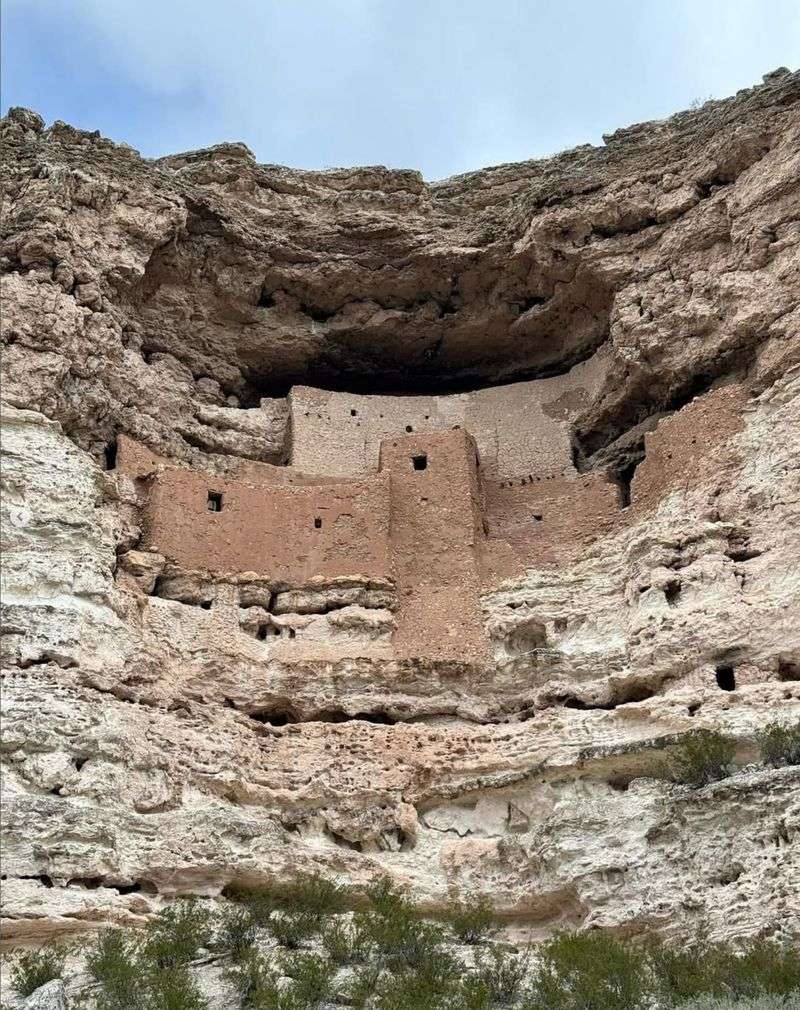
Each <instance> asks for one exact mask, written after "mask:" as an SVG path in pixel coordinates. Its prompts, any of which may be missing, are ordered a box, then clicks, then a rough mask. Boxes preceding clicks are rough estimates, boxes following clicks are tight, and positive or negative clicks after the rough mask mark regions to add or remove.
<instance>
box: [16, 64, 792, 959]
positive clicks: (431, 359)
mask: <svg viewBox="0 0 800 1010" xmlns="http://www.w3.org/2000/svg"><path fill="white" fill-rule="evenodd" d="M799 110H800V77H799V76H798V75H797V74H792V73H788V72H784V73H780V74H778V73H777V72H776V74H774V75H767V77H766V78H765V83H764V84H763V85H762V86H759V87H757V88H753V89H749V90H746V91H744V92H741V93H740V94H739V95H737V96H736V97H735V98H732V99H729V100H726V101H713V102H708V103H706V104H705V105H704V106H703V107H702V108H701V109H699V110H695V111H692V112H687V113H681V114H680V115H678V116H676V117H673V118H672V119H670V120H667V121H666V122H664V123H651V124H643V125H642V126H639V127H635V128H633V127H632V128H630V129H628V130H621V131H617V133H615V134H613V135H612V136H610V137H609V138H607V142H606V146H604V147H602V148H592V147H589V146H585V147H581V148H577V149H576V150H574V151H570V152H566V153H564V154H562V155H559V156H557V157H555V158H552V159H548V160H546V161H542V162H528V163H523V164H519V165H505V166H499V167H497V168H493V169H487V170H485V171H483V172H478V173H471V174H469V175H466V176H461V177H457V178H455V179H450V180H446V181H444V182H442V183H437V184H433V185H428V184H426V183H424V182H423V181H422V180H421V179H420V177H419V176H418V174H417V173H413V172H397V171H389V170H387V169H381V168H366V169H352V170H336V171H331V172H301V171H296V170H292V169H285V168H280V167H276V166H262V165H258V164H256V162H255V159H254V158H253V157H252V155H251V154H250V152H248V151H247V149H246V148H244V146H243V145H235V144H234V145H231V144H224V145H218V146H217V147H215V148H212V149H209V150H206V151H198V152H190V153H187V154H182V155H175V156H172V157H170V158H165V159H161V160H160V161H158V162H149V161H145V160H143V159H141V158H139V156H138V155H137V154H136V152H133V151H131V150H130V149H129V148H127V147H125V146H124V145H115V144H112V143H111V142H109V141H107V140H104V139H102V138H99V137H95V136H94V135H92V134H86V133H84V132H82V131H78V130H74V129H73V128H71V127H67V126H66V125H65V124H54V125H53V126H51V127H50V128H49V129H46V130H45V129H44V127H43V124H41V122H40V121H39V118H38V117H37V116H36V115H35V114H34V113H28V112H26V111H25V110H12V112H11V113H10V114H9V116H8V117H7V118H6V119H5V120H4V121H3V125H2V131H3V136H4V141H5V143H4V153H5V158H6V160H7V163H8V167H7V171H6V176H7V179H8V186H7V200H6V205H5V210H4V214H5V219H6V220H5V231H4V235H5V238H4V240H3V250H2V254H3V257H4V258H3V260H2V263H3V270H4V271H5V273H4V276H3V285H4V288H3V299H4V301H3V308H4V339H5V340H6V347H5V353H4V355H3V367H4V373H5V382H4V385H3V393H4V397H5V400H6V405H4V408H3V422H4V438H3V452H4V464H3V492H4V493H3V502H2V505H3V516H2V518H3V555H4V557H3V562H4V564H3V577H4V590H3V608H4V634H3V637H2V647H3V663H4V680H5V683H4V688H3V693H2V701H3V706H4V718H3V733H4V751H3V760H4V767H5V775H4V784H5V790H6V798H5V813H4V830H5V844H4V853H3V855H4V874H5V875H6V878H7V879H6V880H5V881H4V888H3V890H4V901H5V916H6V920H5V927H4V928H5V935H7V936H9V937H19V938H24V939H26V940H31V941H34V940H38V939H44V938H48V937H52V936H55V935H58V934H60V933H69V932H74V931H78V930H86V929H93V928H95V927H97V926H98V925H100V924H103V923H109V922H122V923H130V924H133V923H138V922H141V921H142V920H143V919H144V918H146V917H147V916H149V915H151V914H152V913H153V911H155V910H156V909H157V908H158V907H159V906H160V905H161V904H162V903H163V902H164V901H166V900H169V899H170V898H171V897H172V896H174V895H176V894H183V893H197V894H202V895H209V896H217V895H219V894H220V892H221V891H222V889H223V888H224V887H225V885H226V884H229V883H231V882H236V881H238V882H246V883H257V882H259V881H263V880H267V879H271V878H273V877H274V876H275V875H281V876H288V875H291V874H293V873H296V872H298V871H314V870H319V871H322V872H324V873H327V874H330V875H332V876H336V877H338V878H341V879H343V880H350V881H352V882H354V883H356V884H364V883H367V882H368V881H371V880H374V879H375V878H376V877H377V876H378V875H380V874H383V873H389V874H390V875H392V876H394V877H395V878H396V879H397V880H399V881H401V882H403V883H406V884H408V885H409V887H410V889H411V891H412V894H413V895H414V897H415V898H417V899H419V900H420V901H422V902H424V903H425V904H426V906H427V907H429V908H435V907H437V906H440V905H441V904H442V903H443V902H444V901H445V900H446V899H447V896H448V895H449V894H450V893H451V892H452V890H453V889H455V890H477V891H486V892H488V893H489V895H490V897H491V899H492V901H493V902H494V903H495V904H496V905H497V907H498V908H499V909H501V910H502V911H503V913H504V914H505V915H506V916H507V919H508V922H509V923H510V924H511V928H517V927H518V929H519V931H520V933H527V934H529V935H534V936H538V935H543V934H545V933H547V932H548V931H550V930H552V929H554V928H558V927H560V926H574V927H580V928H589V927H602V928H609V929H613V930H615V931H618V932H620V933H624V934H627V935H630V934H635V933H638V932H646V931H650V930H657V931H663V932H666V933H675V932H679V931H681V930H685V929H689V928H692V927H694V926H697V925H700V924H705V925H706V926H707V927H708V928H709V930H710V932H711V934H712V935H714V936H745V935H754V934H760V933H769V932H771V931H773V930H775V929H776V928H777V924H780V928H781V929H782V930H784V931H785V932H786V934H787V935H797V933H798V931H800V906H798V894H800V886H798V885H799V884H800V866H798V854H797V837H798V825H799V824H800V789H799V788H798V785H799V784H800V772H798V769H796V768H783V769H768V768H763V767H759V766H758V749H757V747H756V745H755V743H754V739H755V734H756V733H757V731H758V730H759V729H761V728H763V726H764V725H766V724H767V723H769V722H771V721H774V720H775V719H786V720H789V719H796V718H798V716H799V715H800V619H799V618H800V612H799V611H798V600H800V574H799V573H798V568H797V557H798V556H800V504H799V503H800V485H799V484H798V474H800V426H799V425H798V416H799V414H800V411H799V410H798V405H799V404H800V374H799V373H798V362H800V338H799V337H798V334H799V333H800V255H799V250H800V201H799V200H798V179H799V178H800V160H798V159H799V157H800V156H799V154H798V152H800V143H799V142H798V141H799V138H800V113H799ZM299 383H303V385H299ZM326 385H328V386H332V387H334V388H335V389H336V390H339V391H338V392H332V391H331V390H329V389H326V388H324V387H325V386H326ZM456 429H457V430H456ZM730 678H732V685H731V683H730ZM723 686H725V687H726V688H727V687H730V686H733V688H734V689H733V690H728V689H723ZM698 727H705V728H711V729H716V730H720V731H722V732H725V733H729V734H731V735H732V736H733V737H734V738H735V739H736V741H737V747H738V759H739V761H740V763H741V764H742V766H743V770H741V771H739V772H738V773H737V774H735V775H733V776H731V777H730V778H728V779H726V780H723V781H721V782H718V783H715V784H713V785H711V786H707V787H705V788H703V789H701V790H697V791H694V790H690V789H689V788H688V787H685V786H678V785H675V784H672V783H671V782H669V781H668V780H667V776H666V773H665V756H666V755H667V754H668V753H669V752H670V749H671V748H673V747H674V746H675V744H676V742H678V741H679V740H680V738H681V735H683V734H685V733H688V732H690V731H692V730H693V729H695V728H698Z"/></svg>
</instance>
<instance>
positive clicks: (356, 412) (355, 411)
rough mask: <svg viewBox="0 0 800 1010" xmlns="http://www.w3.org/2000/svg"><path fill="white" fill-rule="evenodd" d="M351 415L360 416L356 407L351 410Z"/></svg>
mask: <svg viewBox="0 0 800 1010" xmlns="http://www.w3.org/2000/svg"><path fill="white" fill-rule="evenodd" d="M350 417H358V411H357V410H356V409H355V407H354V408H353V409H352V410H351V411H350Z"/></svg>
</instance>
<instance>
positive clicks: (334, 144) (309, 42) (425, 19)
mask: <svg viewBox="0 0 800 1010" xmlns="http://www.w3.org/2000/svg"><path fill="white" fill-rule="evenodd" d="M4 20H5V21H6V22H7V24H6V28H7V31H8V29H11V34H12V35H16V36H17V37H18V35H19V33H20V32H27V33H28V35H29V41H30V45H29V46H28V47H27V49H26V47H25V46H24V45H23V46H22V52H23V56H24V54H25V53H26V52H28V51H29V56H28V59H27V61H26V59H24V58H23V57H15V56H13V54H12V46H13V43H14V39H10V40H9V41H8V42H7V53H6V55H7V59H6V60H4V63H6V62H8V63H10V65H11V66H12V69H13V71H14V73H13V77H11V78H10V79H9V78H8V77H7V79H6V82H5V87H4V98H5V99H6V100H8V101H10V102H12V103H13V104H26V102H25V96H26V94H28V95H31V96H33V97H34V98H38V99H40V100H41V99H42V97H43V99H44V103H45V104H46V106H47V108H46V109H45V112H46V114H48V115H50V114H51V112H52V110H54V109H57V110H58V111H57V112H56V113H55V115H57V116H58V118H62V119H65V120H67V121H74V122H78V125H86V126H91V128H94V126H95V125H97V126H99V128H101V129H102V130H103V132H104V133H106V134H108V135H110V136H113V137H114V138H115V139H124V140H127V141H128V142H129V143H132V144H133V145H134V146H137V147H139V148H140V149H142V150H143V152H144V153H147V154H162V153H167V152H168V151H170V150H177V149H183V148H185V147H188V146H202V145H205V144H211V143H215V142H219V141H221V140H234V139H238V140H244V141H245V142H246V143H248V144H249V145H250V146H251V147H252V148H253V149H254V150H255V151H256V154H257V156H258V157H259V160H262V161H276V162H281V163H286V164H292V165H297V166H301V167H322V166H326V165H335V164H359V163H367V164H375V163H383V164H388V165H391V166H393V167H419V168H421V169H422V170H423V172H424V174H425V175H426V177H428V178H439V177H442V176H445V175H448V174H451V173H453V172H457V171H466V170H469V169H473V168H478V167H481V166H482V165H484V164H492V163H498V162H501V161H505V160H519V159H523V158H529V157H536V156H541V155H543V154H547V153H552V152H554V151H556V150H558V149H560V148H562V147H564V146H568V145H572V144H576V143H582V142H587V141H588V142H599V140H600V135H601V133H603V132H608V131H610V130H613V129H614V128H616V127H618V126H622V125H627V124H628V123H630V122H635V121H641V120H643V119H648V118H657V117H661V116H664V115H666V114H668V113H670V112H672V111H676V110H677V109H679V108H681V107H684V106H686V105H687V104H688V103H689V102H690V101H691V100H692V99H693V98H696V97H706V96H707V95H709V94H715V95H717V96H719V97H721V96H723V95H724V94H726V93H730V92H731V91H735V90H736V89H738V88H740V87H744V86H747V85H749V84H752V83H754V82H756V81H757V80H758V79H759V78H760V75H761V74H762V73H764V72H765V71H767V70H770V69H773V67H774V66H776V65H779V64H780V63H785V64H792V63H795V64H796V62H797V57H798V55H799V54H798V53H797V52H796V51H795V52H794V53H792V52H791V48H792V42H794V44H795V48H796V40H797V39H798V38H800V8H798V7H797V5H796V4H795V3H794V0H773V2H772V3H771V5H770V7H769V17H767V16H765V8H764V7H763V3H762V2H761V0H707V2H706V3H705V4H703V5H699V4H696V3H695V2H694V0H673V2H671V3H669V4H667V3H660V2H658V0H606V2H604V3H602V4H598V3H592V2H590V0H561V2H557V0H552V2H551V0H493V2H492V3H486V2H485V0H433V2H431V0H291V2H286V0H227V2H223V0H214V2H212V0H192V2H191V3H189V2H186V0H74V2H66V0H65V2H61V3H58V2H56V3H54V2H53V0H5V5H4ZM795 29H796V33H795V34H794V35H793V34H792V31H793V30H795ZM43 56H44V57H45V58H44V59H43V58H42V57H43ZM43 66H44V67H45V70H44V74H45V78H46V79H45V81H44V82H43V81H42V79H41V78H42V73H43V70H42V68H43ZM37 75H38V79H37ZM92 116H94V120H91V117H92ZM52 118H54V117H52Z"/></svg>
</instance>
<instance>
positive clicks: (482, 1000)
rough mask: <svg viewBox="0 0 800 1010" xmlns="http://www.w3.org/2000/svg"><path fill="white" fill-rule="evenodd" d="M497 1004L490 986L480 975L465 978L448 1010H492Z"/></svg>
mask: <svg viewBox="0 0 800 1010" xmlns="http://www.w3.org/2000/svg"><path fill="white" fill-rule="evenodd" d="M494 1006H496V1003H495V1001H494V997H493V996H492V991H491V989H490V988H489V986H488V985H487V984H486V983H485V982H484V981H483V980H482V979H481V978H480V977H478V976H475V975H471V976H469V977H467V978H465V979H464V980H463V981H462V983H461V985H460V986H459V988H458V990H457V992H456V993H455V994H454V996H453V998H452V1000H451V1004H450V1007H448V1010H451V1008H452V1010H492V1008H493V1007H494Z"/></svg>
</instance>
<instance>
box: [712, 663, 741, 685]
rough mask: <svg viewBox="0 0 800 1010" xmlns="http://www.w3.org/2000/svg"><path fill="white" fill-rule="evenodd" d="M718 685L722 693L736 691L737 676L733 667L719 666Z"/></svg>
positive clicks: (717, 671)
mask: <svg viewBox="0 0 800 1010" xmlns="http://www.w3.org/2000/svg"><path fill="white" fill-rule="evenodd" d="M716 674H717V685H718V686H719V688H720V690H722V691H735V690H736V675H735V674H734V672H733V667H732V666H718V667H717V669H716Z"/></svg>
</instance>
